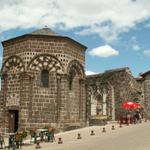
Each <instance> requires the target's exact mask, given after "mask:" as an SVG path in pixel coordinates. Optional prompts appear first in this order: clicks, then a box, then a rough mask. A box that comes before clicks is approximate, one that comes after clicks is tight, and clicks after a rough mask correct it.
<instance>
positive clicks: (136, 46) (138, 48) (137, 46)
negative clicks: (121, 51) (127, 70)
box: [132, 44, 140, 51]
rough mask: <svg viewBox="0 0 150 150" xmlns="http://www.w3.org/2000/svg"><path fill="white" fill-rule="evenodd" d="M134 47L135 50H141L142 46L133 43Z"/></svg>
mask: <svg viewBox="0 0 150 150" xmlns="http://www.w3.org/2000/svg"><path fill="white" fill-rule="evenodd" d="M132 48H133V50H134V51H139V50H140V46H139V45H138V44H133V45H132Z"/></svg>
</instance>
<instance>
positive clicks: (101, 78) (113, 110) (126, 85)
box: [87, 68, 141, 120]
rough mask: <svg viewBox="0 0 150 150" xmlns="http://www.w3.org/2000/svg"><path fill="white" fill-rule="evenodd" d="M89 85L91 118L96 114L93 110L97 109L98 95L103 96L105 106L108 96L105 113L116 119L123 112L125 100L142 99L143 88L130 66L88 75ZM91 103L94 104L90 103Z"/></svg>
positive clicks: (108, 116) (88, 99) (88, 98)
mask: <svg viewBox="0 0 150 150" xmlns="http://www.w3.org/2000/svg"><path fill="white" fill-rule="evenodd" d="M87 87H88V90H87V103H88V116H89V118H90V116H92V115H94V113H93V114H92V113H91V111H92V112H94V111H96V105H97V97H98V95H100V96H101V97H102V98H101V105H102V107H104V106H105V104H104V103H105V101H104V100H105V97H106V106H105V107H106V110H103V111H104V112H103V113H105V111H106V114H105V115H107V118H108V119H116V120H117V119H118V118H119V116H120V114H121V112H122V109H121V105H122V103H123V102H124V101H133V102H140V100H141V88H140V86H139V84H138V83H137V82H136V80H135V79H134V78H133V76H132V75H131V73H130V71H129V69H128V68H122V69H114V70H109V71H106V72H104V73H102V74H98V75H92V76H88V77H87ZM91 95H92V97H91ZM91 103H92V105H90V104H91ZM113 105H114V106H113ZM92 109H93V110H92ZM94 109H95V110H94ZM101 113H102V112H101ZM95 115H96V113H95ZM103 115H104V114H102V116H103Z"/></svg>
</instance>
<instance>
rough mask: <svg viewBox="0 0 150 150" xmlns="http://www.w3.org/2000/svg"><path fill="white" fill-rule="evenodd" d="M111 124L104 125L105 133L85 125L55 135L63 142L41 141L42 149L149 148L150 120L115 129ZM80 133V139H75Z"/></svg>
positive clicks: (99, 128)
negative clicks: (78, 128)
mask: <svg viewBox="0 0 150 150" xmlns="http://www.w3.org/2000/svg"><path fill="white" fill-rule="evenodd" d="M111 126H112V125H111V124H109V125H107V126H105V127H106V133H102V128H103V127H99V126H94V127H87V128H83V129H80V130H74V131H70V132H66V133H59V134H57V135H56V141H58V137H61V138H62V140H63V144H58V143H57V142H54V143H41V144H40V145H41V147H42V148H41V149H42V150H48V149H52V150H149V149H150V122H147V123H145V122H143V123H142V124H136V125H130V126H126V125H124V126H123V127H122V128H119V126H118V125H115V130H111ZM91 130H94V131H95V135H94V136H90V131H91ZM78 133H80V134H81V136H82V139H80V140H77V134H78ZM23 149H24V150H31V149H35V145H32V146H25V147H23Z"/></svg>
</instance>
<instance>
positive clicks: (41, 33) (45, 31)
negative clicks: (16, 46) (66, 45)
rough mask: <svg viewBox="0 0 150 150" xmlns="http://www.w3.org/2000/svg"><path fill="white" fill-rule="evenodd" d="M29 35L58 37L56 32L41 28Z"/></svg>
mask: <svg viewBox="0 0 150 150" xmlns="http://www.w3.org/2000/svg"><path fill="white" fill-rule="evenodd" d="M29 34H31V35H48V36H59V34H57V33H56V32H54V31H53V30H51V29H50V28H42V29H39V30H36V31H34V32H31V33H29Z"/></svg>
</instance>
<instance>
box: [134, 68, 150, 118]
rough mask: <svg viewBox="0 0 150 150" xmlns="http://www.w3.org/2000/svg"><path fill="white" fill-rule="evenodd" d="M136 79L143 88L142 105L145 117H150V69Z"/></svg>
mask: <svg viewBox="0 0 150 150" xmlns="http://www.w3.org/2000/svg"><path fill="white" fill-rule="evenodd" d="M136 80H137V82H138V83H139V84H140V86H141V88H142V105H143V107H144V114H145V117H148V118H150V71H147V72H145V73H142V74H140V76H139V77H138V78H136Z"/></svg>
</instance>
